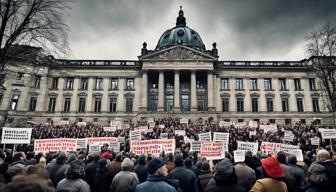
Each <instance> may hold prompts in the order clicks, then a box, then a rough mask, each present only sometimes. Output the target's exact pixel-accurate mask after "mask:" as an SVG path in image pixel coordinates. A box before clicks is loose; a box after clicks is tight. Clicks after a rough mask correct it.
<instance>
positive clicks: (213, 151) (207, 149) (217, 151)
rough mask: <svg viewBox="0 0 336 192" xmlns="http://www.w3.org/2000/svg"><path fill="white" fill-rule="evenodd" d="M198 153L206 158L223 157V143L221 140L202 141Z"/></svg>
mask: <svg viewBox="0 0 336 192" xmlns="http://www.w3.org/2000/svg"><path fill="white" fill-rule="evenodd" d="M200 155H201V157H206V159H207V160H216V159H223V158H224V157H225V145H224V143H223V142H202V143H201V149H200Z"/></svg>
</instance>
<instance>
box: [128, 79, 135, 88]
mask: <svg viewBox="0 0 336 192" xmlns="http://www.w3.org/2000/svg"><path fill="white" fill-rule="evenodd" d="M126 89H127V90H133V89H134V78H127V79H126Z"/></svg>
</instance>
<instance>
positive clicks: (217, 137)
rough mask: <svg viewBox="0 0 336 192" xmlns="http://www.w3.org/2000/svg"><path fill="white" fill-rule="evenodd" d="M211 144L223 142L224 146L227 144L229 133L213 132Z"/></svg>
mask: <svg viewBox="0 0 336 192" xmlns="http://www.w3.org/2000/svg"><path fill="white" fill-rule="evenodd" d="M213 142H224V143H225V144H226V145H228V144H229V133H221V132H214V133H213Z"/></svg>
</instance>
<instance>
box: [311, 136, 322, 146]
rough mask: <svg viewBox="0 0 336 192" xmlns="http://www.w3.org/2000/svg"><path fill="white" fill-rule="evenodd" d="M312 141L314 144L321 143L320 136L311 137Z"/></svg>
mask: <svg viewBox="0 0 336 192" xmlns="http://www.w3.org/2000/svg"><path fill="white" fill-rule="evenodd" d="M310 142H311V144H312V145H320V138H319V137H312V138H310Z"/></svg>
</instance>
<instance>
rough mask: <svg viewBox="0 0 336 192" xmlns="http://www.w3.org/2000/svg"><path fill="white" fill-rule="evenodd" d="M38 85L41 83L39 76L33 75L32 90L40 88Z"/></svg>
mask: <svg viewBox="0 0 336 192" xmlns="http://www.w3.org/2000/svg"><path fill="white" fill-rule="evenodd" d="M40 83H41V76H40V75H35V76H34V83H33V87H34V88H40Z"/></svg>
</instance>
